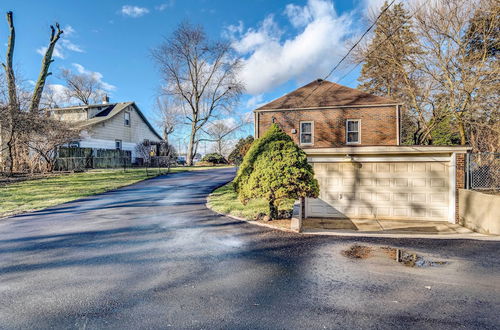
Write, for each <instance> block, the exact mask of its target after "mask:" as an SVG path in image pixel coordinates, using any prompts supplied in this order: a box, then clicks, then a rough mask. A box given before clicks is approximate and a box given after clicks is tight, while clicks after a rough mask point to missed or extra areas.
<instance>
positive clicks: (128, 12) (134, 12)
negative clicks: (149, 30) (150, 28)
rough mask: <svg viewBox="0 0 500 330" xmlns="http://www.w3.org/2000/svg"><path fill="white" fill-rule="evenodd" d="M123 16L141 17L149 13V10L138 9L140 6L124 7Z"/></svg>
mask: <svg viewBox="0 0 500 330" xmlns="http://www.w3.org/2000/svg"><path fill="white" fill-rule="evenodd" d="M120 12H121V13H122V15H124V16H129V17H134V18H135V17H141V16H144V15H146V14H147V13H149V9H147V8H144V7H138V6H130V5H125V6H123V7H122V9H121V10H120Z"/></svg>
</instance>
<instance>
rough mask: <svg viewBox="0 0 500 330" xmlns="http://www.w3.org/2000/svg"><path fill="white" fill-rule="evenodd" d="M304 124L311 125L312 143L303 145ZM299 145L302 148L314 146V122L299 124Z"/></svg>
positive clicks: (305, 121) (301, 122) (307, 121)
mask: <svg viewBox="0 0 500 330" xmlns="http://www.w3.org/2000/svg"><path fill="white" fill-rule="evenodd" d="M302 124H311V142H310V143H303V142H302ZM299 145H301V146H312V145H314V121H312V120H304V121H300V122H299Z"/></svg>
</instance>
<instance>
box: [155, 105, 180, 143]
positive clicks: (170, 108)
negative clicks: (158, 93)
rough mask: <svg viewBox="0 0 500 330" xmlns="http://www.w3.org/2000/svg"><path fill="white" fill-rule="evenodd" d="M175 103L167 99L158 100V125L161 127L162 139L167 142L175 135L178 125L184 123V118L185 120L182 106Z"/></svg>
mask: <svg viewBox="0 0 500 330" xmlns="http://www.w3.org/2000/svg"><path fill="white" fill-rule="evenodd" d="M174 101H175V100H172V99H169V98H165V97H158V98H157V100H156V108H155V111H156V115H157V118H158V119H157V124H158V126H160V127H161V130H162V135H163V136H162V137H163V139H164V140H165V141H167V142H168V139H169V137H170V135H171V134H172V133H174V131H175V129H176V127H177V126H178V125H180V124H182V123H183V118H185V115H184V111H183V110H182V108H181V105H180V104H176V103H174ZM177 103H178V102H177Z"/></svg>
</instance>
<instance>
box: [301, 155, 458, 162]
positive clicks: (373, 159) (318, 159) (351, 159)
mask: <svg viewBox="0 0 500 330" xmlns="http://www.w3.org/2000/svg"><path fill="white" fill-rule="evenodd" d="M307 161H308V162H310V163H349V162H367V163H370V162H371V163H374V162H449V161H450V157H446V156H445V157H405V156H401V157H377V156H374V157H373V156H360V157H352V156H349V155H347V157H316V156H313V157H311V156H309V157H307Z"/></svg>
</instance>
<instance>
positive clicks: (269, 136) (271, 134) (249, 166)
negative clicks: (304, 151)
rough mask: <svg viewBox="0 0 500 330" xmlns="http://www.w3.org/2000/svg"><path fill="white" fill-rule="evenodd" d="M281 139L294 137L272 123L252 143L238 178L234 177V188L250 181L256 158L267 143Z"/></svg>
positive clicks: (236, 188)
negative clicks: (264, 132) (262, 134)
mask: <svg viewBox="0 0 500 330" xmlns="http://www.w3.org/2000/svg"><path fill="white" fill-rule="evenodd" d="M279 140H282V141H286V140H288V141H292V139H291V138H290V137H289V136H288V135H287V134H286V133H285V132H283V131H282V130H281V129H280V128H279V127H278V125H276V124H273V125H271V127H269V129H268V130H267V132H266V134H264V136H263V137H261V138H260V139H257V140H255V141H254V142H253V143H252V145H251V147H250V149H249V150H248V152H247V153H246V155H245V157H244V158H243V161H242V163H241V166H240V168H239V169H238V173H237V175H236V178H235V179H234V189H235V190H236V191H239V187H240V186H244V185H245V183H246V182H247V181H248V178H249V177H250V174H251V173H252V171H253V165H254V163H255V160H256V159H257V156H258V155H259V154H261V153H262V151H263V150H264V148H265V147H266V145H267V144H268V143H270V142H272V141H279Z"/></svg>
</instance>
